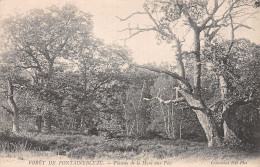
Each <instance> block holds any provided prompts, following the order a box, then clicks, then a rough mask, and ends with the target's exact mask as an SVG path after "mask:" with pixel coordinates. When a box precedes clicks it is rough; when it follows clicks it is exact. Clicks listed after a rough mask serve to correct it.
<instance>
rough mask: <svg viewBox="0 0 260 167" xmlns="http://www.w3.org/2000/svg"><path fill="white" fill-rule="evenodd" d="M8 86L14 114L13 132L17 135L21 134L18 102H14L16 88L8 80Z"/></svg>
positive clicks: (9, 99)
mask: <svg viewBox="0 0 260 167" xmlns="http://www.w3.org/2000/svg"><path fill="white" fill-rule="evenodd" d="M7 85H8V97H7V101H8V105H9V107H10V109H11V112H12V124H13V127H12V132H14V133H17V132H19V113H18V112H19V109H18V107H17V105H16V102H15V101H14V86H13V84H12V81H11V79H9V78H8V79H7Z"/></svg>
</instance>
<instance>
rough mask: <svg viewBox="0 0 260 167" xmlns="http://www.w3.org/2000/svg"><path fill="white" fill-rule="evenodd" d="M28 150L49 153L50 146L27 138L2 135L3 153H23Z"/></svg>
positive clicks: (0, 148)
mask: <svg viewBox="0 0 260 167" xmlns="http://www.w3.org/2000/svg"><path fill="white" fill-rule="evenodd" d="M26 150H39V151H47V150H49V146H48V145H46V144H43V143H41V142H39V141H36V140H33V139H31V138H28V137H25V136H17V135H14V134H11V133H0V151H1V152H21V151H26Z"/></svg>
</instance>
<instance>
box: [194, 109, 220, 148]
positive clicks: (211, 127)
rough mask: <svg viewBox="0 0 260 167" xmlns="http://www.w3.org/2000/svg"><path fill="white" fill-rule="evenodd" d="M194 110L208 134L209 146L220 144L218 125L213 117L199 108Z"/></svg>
mask: <svg viewBox="0 0 260 167" xmlns="http://www.w3.org/2000/svg"><path fill="white" fill-rule="evenodd" d="M194 112H195V113H196V114H197V117H198V119H199V122H200V124H201V126H202V128H203V130H204V132H205V134H206V137H207V140H208V146H209V147H212V146H220V145H221V142H220V138H219V135H218V130H217V126H216V123H215V121H214V119H213V117H212V116H210V115H206V114H205V113H203V112H202V111H199V110H194Z"/></svg>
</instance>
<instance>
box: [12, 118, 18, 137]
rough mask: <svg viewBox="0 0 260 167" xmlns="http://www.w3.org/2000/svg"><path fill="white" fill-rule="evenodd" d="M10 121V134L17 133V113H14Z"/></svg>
mask: <svg viewBox="0 0 260 167" xmlns="http://www.w3.org/2000/svg"><path fill="white" fill-rule="evenodd" d="M12 121H13V128H12V132H14V133H17V132H19V115H18V113H14V115H13V118H12Z"/></svg>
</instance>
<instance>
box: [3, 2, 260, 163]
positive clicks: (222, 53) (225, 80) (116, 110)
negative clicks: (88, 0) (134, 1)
mask: <svg viewBox="0 0 260 167" xmlns="http://www.w3.org/2000/svg"><path fill="white" fill-rule="evenodd" d="M117 1H119V0H117ZM259 3H260V2H258V1H256V0H209V1H207V0H145V1H143V2H142V5H141V6H139V7H140V9H141V10H139V8H138V10H136V9H133V12H130V13H126V14H125V15H123V16H122V15H121V16H120V15H118V16H113V18H114V19H115V20H117V21H118V22H119V23H118V24H122V27H123V28H122V29H117V31H116V32H117V33H118V34H122V36H123V37H122V38H120V39H118V38H117V41H116V42H114V43H107V42H105V41H104V40H103V39H102V38H100V37H98V36H97V35H96V33H95V23H96V21H95V19H94V18H95V14H93V15H92V13H91V12H88V11H83V10H81V8H80V6H79V5H76V3H75V4H73V3H66V4H62V5H57V4H51V5H48V6H47V7H42V8H36V7H35V8H32V9H30V10H26V11H24V12H22V13H16V14H14V15H7V16H5V17H1V19H0V21H1V23H0V25H1V26H0V35H1V36H0V39H1V41H0V166H1V163H2V165H3V164H4V165H7V166H8V163H9V161H18V163H19V162H25V164H26V165H27V166H26V165H25V166H26V167H28V165H34V166H37V165H39V166H41V165H42V164H38V162H36V161H35V162H33V161H30V160H31V159H37V158H38V159H39V157H40V158H41V159H46V160H47V159H55V158H60V159H73V160H82V159H87V160H119V161H114V162H112V165H115V166H118V165H120V164H119V163H118V164H117V162H120V160H143V159H145V160H149V159H158V160H167V163H168V161H169V163H170V164H168V165H173V164H174V163H176V162H187V163H188V162H194V163H195V162H200V161H201V160H203V161H209V163H208V165H212V162H214V163H216V164H217V163H218V162H219V163H220V164H221V163H222V164H221V165H227V164H226V162H227V163H229V164H230V163H231V160H239V163H241V162H244V160H246V161H245V162H244V163H247V164H251V165H252V164H255V165H256V163H257V162H259V158H260V142H259V141H260V98H259V97H260V73H259V72H260V41H258V42H257V41H254V39H253V41H251V37H248V36H247V34H245V33H241V32H242V29H246V30H247V31H252V33H255V36H256V37H255V38H256V39H257V38H259V37H260V36H259V34H257V33H256V32H259V29H255V28H253V27H251V26H252V25H251V24H250V23H248V20H249V21H252V20H254V19H256V18H257V17H258V15H259V10H260V8H259V6H260V5H259ZM93 8H94V7H93ZM96 10H99V9H96ZM118 10H119V9H118ZM103 14H104V15H106V13H105V12H103ZM104 17H105V16H104ZM135 21H137V22H135ZM258 21H259V20H258ZM258 23H259V22H258ZM102 24H104V25H105V24H108V25H109V24H112V23H110V22H106V23H105V22H103V23H102ZM101 29H102V27H101ZM104 29H105V27H104ZM104 31H105V30H104ZM143 34H148V35H149V37H151V38H152V39H154V40H155V41H156V45H157V46H156V47H158V48H159V52H154V54H156V55H157V56H160V53H162V54H164V53H166V51H163V50H164V49H163V47H164V46H167V47H169V48H170V49H171V51H170V52H169V51H167V55H168V56H169V57H171V58H172V60H173V61H168V60H166V59H165V60H164V61H161V62H149V63H139V62H138V61H137V59H136V57H137V56H136V54H135V53H136V52H135V51H133V50H131V47H128V42H129V41H130V42H131V41H132V43H136V45H138V39H139V38H138V37H140V36H142V35H143ZM259 39H260V38H259ZM142 44H143V45H147V47H148V48H149V47H150V48H152V46H149V42H147V44H145V43H144V42H142ZM160 47H161V48H160ZM136 48H137V49H139V50H140V49H142V48H141V46H140V47H139V48H138V47H136ZM143 50H145V49H143ZM144 52H145V51H144ZM149 53H151V54H153V52H152V51H151V52H149ZM140 56H142V55H140ZM140 56H138V57H140ZM150 56H151V59H152V56H153V55H150ZM145 59H146V58H145ZM148 59H150V58H148ZM213 160H214V161H213ZM217 161H218V162H217ZM224 161H225V163H224ZM251 162H252V163H251ZM28 163H29V164H28ZM30 163H32V164H30ZM63 165H64V166H66V165H68V164H63ZM100 165H104V164H100ZM121 165H123V164H121ZM124 165H125V164H124ZM164 165H167V164H164Z"/></svg>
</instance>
